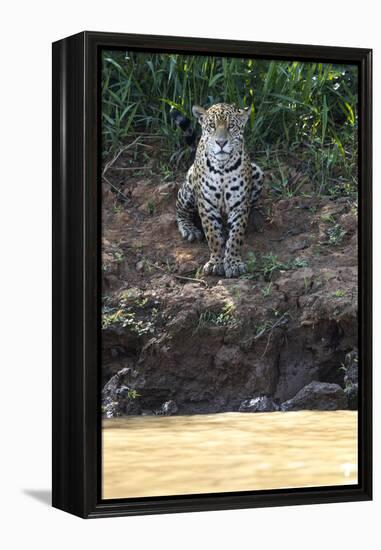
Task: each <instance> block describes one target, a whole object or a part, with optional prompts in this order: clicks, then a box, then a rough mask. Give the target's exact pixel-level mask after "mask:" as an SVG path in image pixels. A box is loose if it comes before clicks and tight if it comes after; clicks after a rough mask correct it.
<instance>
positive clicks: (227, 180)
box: [197, 165, 249, 213]
mask: <svg viewBox="0 0 381 550" xmlns="http://www.w3.org/2000/svg"><path fill="white" fill-rule="evenodd" d="M203 168H204V169H201V170H199V171H197V172H198V181H197V190H198V193H197V194H198V202H199V203H200V201H201V202H206V203H207V205H208V207H212V208H215V209H217V210H219V211H220V212H225V213H228V212H229V211H230V210H231V209H232V208H234V205H236V204H239V203H241V202H243V201H244V200H245V198H246V196H247V195H248V185H249V180H248V178H247V177H246V175H245V170H244V166H242V165H240V166H237V167H235V168H234V170H231V169H230V170H229V169H228V170H218V169H210V167H209V166H205V167H203Z"/></svg>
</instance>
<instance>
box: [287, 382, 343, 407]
mask: <svg viewBox="0 0 381 550" xmlns="http://www.w3.org/2000/svg"><path fill="white" fill-rule="evenodd" d="M339 409H348V402H347V398H346V395H345V392H344V390H343V388H341V387H340V386H339V385H338V384H328V383H326V382H316V381H314V382H311V383H310V384H308V385H307V386H304V388H302V389H301V390H300V391H299V392H298V393H297V394H296V395H295V397H293V398H292V399H289V400H288V401H285V402H284V403H282V405H281V410H282V411H298V410H317V411H336V410H339Z"/></svg>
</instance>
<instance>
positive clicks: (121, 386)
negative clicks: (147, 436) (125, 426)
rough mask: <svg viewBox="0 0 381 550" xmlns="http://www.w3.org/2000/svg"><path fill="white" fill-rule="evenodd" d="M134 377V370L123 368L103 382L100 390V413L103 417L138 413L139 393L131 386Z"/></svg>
mask: <svg viewBox="0 0 381 550" xmlns="http://www.w3.org/2000/svg"><path fill="white" fill-rule="evenodd" d="M135 378H136V372H135V371H133V370H132V369H129V368H124V369H121V370H120V371H119V372H117V373H116V374H115V375H114V376H113V377H112V378H110V380H109V381H108V382H107V384H105V386H104V388H103V390H102V414H103V416H104V417H105V418H114V417H115V416H122V415H124V414H140V412H141V410H140V405H139V399H138V397H139V394H138V393H137V392H136V391H135V390H134V389H133V387H132V384H133V381H134V379H135Z"/></svg>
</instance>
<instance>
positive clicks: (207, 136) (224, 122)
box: [192, 103, 250, 162]
mask: <svg viewBox="0 0 381 550" xmlns="http://www.w3.org/2000/svg"><path fill="white" fill-rule="evenodd" d="M192 111H193V114H194V116H195V117H196V118H197V119H198V121H199V123H200V124H201V128H202V138H203V140H204V143H205V145H206V148H207V153H208V155H211V156H212V157H214V158H215V160H217V161H218V162H226V161H227V160H228V158H229V157H230V155H232V154H233V153H234V152H237V151H241V150H242V144H243V132H244V128H245V124H246V122H247V120H248V118H249V116H250V107H246V108H245V109H240V108H239V107H236V106H235V105H229V104H228V103H217V104H216V105H213V106H212V107H209V109H207V110H206V109H203V108H202V107H200V106H198V105H194V107H193V109H192Z"/></svg>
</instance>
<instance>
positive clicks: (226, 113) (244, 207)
mask: <svg viewBox="0 0 381 550" xmlns="http://www.w3.org/2000/svg"><path fill="white" fill-rule="evenodd" d="M192 112H193V115H194V116H195V117H196V119H197V120H198V122H199V124H200V125H201V137H200V140H199V143H198V145H197V148H196V149H195V155H194V161H193V164H192V165H191V167H190V168H189V170H188V172H187V175H186V177H185V180H184V182H183V184H182V185H181V187H180V189H179V191H178V194H177V201H176V222H177V226H178V230H179V232H180V234H181V236H182V237H183V239H186V240H188V241H193V240H195V239H198V240H201V239H203V237H204V235H205V237H206V240H207V243H208V246H209V252H210V258H209V260H208V261H207V263H206V264H205V265H204V266H203V272H204V274H205V275H220V276H225V277H227V278H231V277H239V276H240V275H242V274H243V273H245V272H246V270H247V268H246V264H245V263H244V261H243V260H242V256H241V250H242V245H243V241H244V236H245V231H246V228H247V223H248V218H249V214H250V211H251V209H252V208H253V206H254V204H255V203H256V201H257V200H258V197H259V195H260V193H261V190H262V185H263V178H264V174H263V171H262V170H261V169H260V168H259V166H257V165H256V164H255V163H254V162H252V161H251V160H250V157H249V155H248V153H247V151H246V149H245V143H244V129H245V125H246V123H247V121H248V119H249V117H250V107H246V108H240V107H237V106H235V105H231V104H227V103H218V104H215V105H212V106H211V107H209V108H208V109H204V108H203V107H200V106H199V105H194V106H193V108H192ZM172 117H173V119H174V121H175V123H176V124H177V125H178V126H179V127H180V128H182V130H183V131H184V132H185V135H186V139H187V142H188V143H189V144H192V142H193V141H194V139H195V132H194V131H193V129H192V126H191V123H190V121H189V119H188V118H186V117H184V116H183V115H182V114H181V113H180V112H179V111H176V110H175V111H174V112H173V113H172ZM197 216H199V218H200V220H201V227H202V230H201V228H200V227H199V226H198V224H197Z"/></svg>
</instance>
